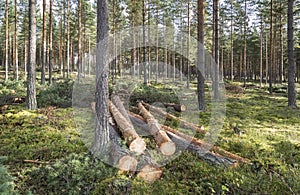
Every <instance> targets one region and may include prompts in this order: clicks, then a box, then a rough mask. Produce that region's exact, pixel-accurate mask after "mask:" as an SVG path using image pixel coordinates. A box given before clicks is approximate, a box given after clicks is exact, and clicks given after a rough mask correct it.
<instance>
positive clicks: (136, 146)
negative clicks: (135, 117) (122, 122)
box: [129, 137, 146, 155]
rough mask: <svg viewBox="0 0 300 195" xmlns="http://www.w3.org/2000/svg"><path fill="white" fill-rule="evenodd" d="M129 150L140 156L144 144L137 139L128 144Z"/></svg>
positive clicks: (141, 140) (144, 147)
mask: <svg viewBox="0 0 300 195" xmlns="http://www.w3.org/2000/svg"><path fill="white" fill-rule="evenodd" d="M129 149H130V151H133V152H135V153H136V154H138V155H141V154H143V153H144V151H145V150H146V143H145V141H144V140H143V139H142V138H140V137H137V138H136V139H134V140H133V141H132V142H131V143H130V145H129Z"/></svg>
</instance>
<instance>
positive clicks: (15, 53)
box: [14, 0, 19, 80]
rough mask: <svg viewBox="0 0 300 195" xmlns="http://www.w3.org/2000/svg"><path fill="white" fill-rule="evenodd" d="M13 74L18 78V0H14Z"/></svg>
mask: <svg viewBox="0 0 300 195" xmlns="http://www.w3.org/2000/svg"><path fill="white" fill-rule="evenodd" d="M14 38H15V40H14V44H15V45H14V67H15V68H14V76H15V79H16V80H19V61H18V0H15V35H14Z"/></svg>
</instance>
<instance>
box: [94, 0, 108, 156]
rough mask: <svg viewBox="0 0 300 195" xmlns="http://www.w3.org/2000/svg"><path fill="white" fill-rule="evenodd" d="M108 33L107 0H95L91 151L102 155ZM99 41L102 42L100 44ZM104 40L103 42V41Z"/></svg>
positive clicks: (105, 140) (105, 139) (105, 141)
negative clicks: (95, 35) (93, 101)
mask: <svg viewBox="0 0 300 195" xmlns="http://www.w3.org/2000/svg"><path fill="white" fill-rule="evenodd" d="M107 33H108V10H107V0H97V44H98V45H97V59H96V60H97V63H96V127H95V138H94V145H93V152H94V153H97V154H99V155H103V152H105V148H106V147H107V145H108V143H109V123H108V117H109V110H108V99H109V91H108V74H109V73H108V68H107V66H108V64H107V49H108V48H107V42H105V41H104V39H105V37H106V36H107ZM100 42H101V43H102V44H100ZM103 42H104V43H103Z"/></svg>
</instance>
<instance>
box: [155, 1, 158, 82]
mask: <svg viewBox="0 0 300 195" xmlns="http://www.w3.org/2000/svg"><path fill="white" fill-rule="evenodd" d="M155 31H156V33H155V34H156V43H155V44H156V47H155V55H156V56H155V57H156V66H155V82H156V83H158V75H159V70H158V63H159V55H158V40H159V37H158V0H156V29H155Z"/></svg>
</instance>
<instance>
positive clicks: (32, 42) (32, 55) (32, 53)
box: [26, 0, 37, 110]
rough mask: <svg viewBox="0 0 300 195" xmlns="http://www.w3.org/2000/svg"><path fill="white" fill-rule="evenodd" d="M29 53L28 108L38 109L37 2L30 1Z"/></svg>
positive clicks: (34, 0)
mask: <svg viewBox="0 0 300 195" xmlns="http://www.w3.org/2000/svg"><path fill="white" fill-rule="evenodd" d="M29 27H30V30H29V53H28V67H27V70H28V75H27V99H26V107H27V108H28V109H29V110H35V109H37V102H36V85H35V84H36V0H29Z"/></svg>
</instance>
